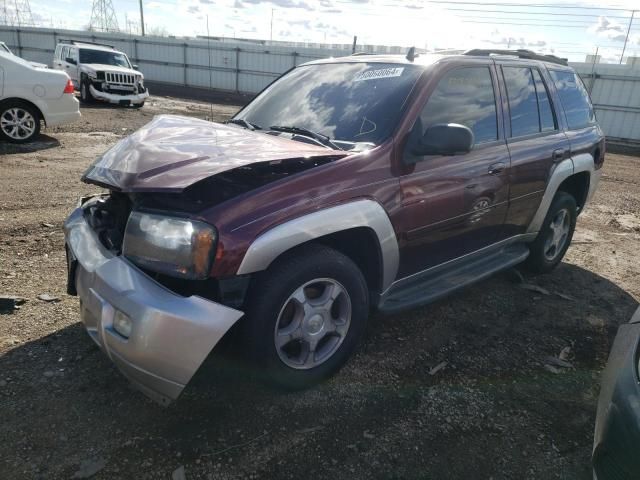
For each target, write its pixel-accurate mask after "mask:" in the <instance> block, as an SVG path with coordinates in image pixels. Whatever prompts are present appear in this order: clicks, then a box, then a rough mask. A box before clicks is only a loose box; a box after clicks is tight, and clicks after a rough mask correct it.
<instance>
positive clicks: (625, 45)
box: [620, 10, 636, 64]
mask: <svg viewBox="0 0 640 480" xmlns="http://www.w3.org/2000/svg"><path fill="white" fill-rule="evenodd" d="M635 14H636V11H635V10H631V18H630V19H629V28H627V36H626V37H625V38H624V47H622V54H621V55H620V64H622V57H624V51H625V50H626V49H627V42H628V41H629V32H630V31H631V24H632V23H633V17H634V15H635Z"/></svg>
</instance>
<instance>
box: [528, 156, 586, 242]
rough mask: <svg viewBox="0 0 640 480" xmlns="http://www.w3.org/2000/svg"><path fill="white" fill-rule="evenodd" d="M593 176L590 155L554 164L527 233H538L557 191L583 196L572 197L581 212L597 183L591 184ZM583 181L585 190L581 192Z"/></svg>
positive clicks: (574, 157)
mask: <svg viewBox="0 0 640 480" xmlns="http://www.w3.org/2000/svg"><path fill="white" fill-rule="evenodd" d="M594 174H595V163H594V157H593V155H591V154H590V153H582V154H578V155H574V156H573V157H572V158H567V159H565V160H563V161H561V162H560V163H558V164H556V165H555V168H554V169H553V171H552V172H551V175H550V177H549V180H548V182H547V188H546V189H545V191H544V194H543V196H542V201H541V202H540V205H539V206H538V210H537V211H536V213H535V215H534V216H533V220H531V223H530V224H529V227H528V228H527V233H537V232H538V231H540V228H541V227H542V223H543V222H544V219H545V217H546V215H547V211H548V210H549V207H550V206H551V202H552V201H553V198H554V197H555V195H556V193H557V192H558V191H559V190H562V191H566V192H567V193H569V194H571V195H574V194H575V195H583V196H581V197H580V199H579V198H577V197H575V196H574V198H575V199H576V203H578V204H579V206H580V211H581V210H582V209H583V208H584V206H585V204H586V203H587V201H588V199H589V198H590V195H591V194H592V191H593V188H594V187H595V185H596V184H597V182H592V176H593V175H594ZM585 180H586V190H584V191H583V188H584V186H585V184H584V182H585ZM596 180H597V179H596Z"/></svg>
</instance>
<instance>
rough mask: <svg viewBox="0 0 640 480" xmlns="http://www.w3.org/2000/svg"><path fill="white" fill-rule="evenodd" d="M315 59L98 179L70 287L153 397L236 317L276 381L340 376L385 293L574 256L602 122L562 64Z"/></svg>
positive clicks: (291, 383) (425, 297)
mask: <svg viewBox="0 0 640 480" xmlns="http://www.w3.org/2000/svg"><path fill="white" fill-rule="evenodd" d="M495 53H496V52H490V51H484V50H474V51H470V52H467V53H466V54H463V55H449V56H436V55H428V56H423V57H419V58H417V59H415V60H414V59H413V58H412V56H409V58H405V57H396V56H364V55H363V56H351V57H345V58H336V59H327V60H321V61H316V62H311V63H307V64H305V65H301V66H299V67H297V68H295V69H293V70H291V71H289V72H288V73H286V74H285V75H283V76H282V77H281V78H279V79H278V80H276V81H275V82H274V83H273V84H271V85H270V86H269V87H268V88H266V89H265V90H264V91H263V92H262V93H261V94H259V95H258V96H257V97H256V98H255V99H254V100H253V101H252V102H251V103H250V104H249V105H247V106H246V107H245V108H244V109H242V110H241V111H240V112H239V113H238V114H237V115H236V116H235V117H234V118H233V119H232V120H230V121H229V122H228V123H227V124H225V125H220V124H215V123H210V122H207V121H204V120H196V119H192V118H184V117H179V116H159V117H156V118H155V119H154V120H153V121H152V122H151V123H149V124H148V125H146V126H145V127H143V128H142V129H140V130H139V131H137V132H136V133H134V134H133V135H131V136H129V137H128V138H125V139H124V140H122V141H121V142H119V143H118V144H117V145H115V146H114V147H113V148H111V149H110V150H109V151H108V152H106V153H105V154H104V155H102V156H101V157H100V158H98V160H97V161H96V162H95V163H94V164H93V165H92V166H91V167H90V168H89V169H88V170H87V172H86V173H85V175H84V177H83V180H84V181H85V182H88V183H93V184H96V185H100V186H102V187H105V188H107V189H108V190H109V193H108V194H105V195H100V196H93V197H90V198H85V199H83V200H82V201H81V202H80V204H79V205H78V208H77V209H76V210H75V211H74V212H73V213H72V214H71V215H70V216H69V218H68V220H67V221H66V223H65V232H66V245H67V254H68V259H69V285H68V288H69V292H70V293H72V294H75V293H77V295H78V296H79V297H80V305H81V312H82V320H83V322H84V324H85V325H86V328H87V330H88V332H89V334H90V336H91V338H93V340H94V341H95V342H96V343H97V344H98V345H99V346H100V347H101V348H102V349H103V350H104V351H105V352H106V353H107V354H108V356H109V357H110V358H111V359H112V360H113V361H114V362H115V363H116V364H117V366H118V367H119V368H120V370H121V371H122V372H123V373H124V374H125V375H126V376H127V377H128V378H129V379H130V380H132V381H133V382H134V383H135V384H136V385H137V386H138V387H140V388H141V389H142V390H143V391H144V392H145V393H147V394H148V395H150V396H152V397H153V398H155V399H157V400H159V401H161V402H168V401H170V400H171V399H175V398H176V397H178V395H179V394H180V392H181V391H182V390H183V389H184V387H185V385H186V384H187V383H188V382H189V380H190V378H191V377H192V375H193V374H194V373H195V371H196V370H197V369H198V367H199V366H200V364H201V363H202V361H203V360H204V359H205V358H206V357H207V355H208V354H209V353H210V352H211V350H212V349H213V348H214V347H215V345H216V344H217V343H218V342H219V340H220V339H221V338H222V337H223V336H224V335H225V333H226V332H227V331H228V330H229V329H230V327H231V326H232V325H234V324H235V323H236V322H238V325H237V327H238V332H239V333H240V334H241V335H242V339H243V342H244V343H242V348H243V350H245V351H246V353H247V356H249V357H250V358H251V359H252V360H253V361H254V363H255V365H256V366H257V367H258V368H260V369H261V370H262V371H263V372H264V376H265V378H269V379H271V380H273V381H275V382H277V383H278V384H280V385H283V386H286V387H289V388H300V387H304V386H308V385H312V384H313V383H315V382H317V381H319V380H321V379H323V378H326V377H327V376H329V375H331V374H332V373H334V372H335V371H336V370H337V369H338V368H339V367H340V366H341V365H342V364H343V363H344V362H345V361H346V360H347V358H348V357H349V355H350V354H351V352H352V351H353V350H354V347H355V346H356V344H357V342H358V340H359V339H360V338H361V336H362V334H363V332H364V329H365V326H366V323H367V316H368V315H369V312H370V310H371V309H372V308H375V309H379V310H382V311H397V310H400V309H404V308H410V307H414V306H416V305H421V304H424V303H426V302H430V301H432V300H434V299H435V298H438V297H441V296H443V295H446V294H448V293H449V292H452V291H453V290H455V289H458V288H460V287H463V286H465V285H468V284H470V283H472V282H475V281H478V280H480V279H482V278H485V277H487V276H489V275H491V274H493V273H495V272H497V271H499V270H503V269H505V268H508V267H512V266H514V265H518V264H521V263H523V264H524V265H525V266H526V267H527V268H529V269H530V270H533V271H534V272H548V271H550V270H551V269H553V268H554V267H555V266H556V265H557V264H558V263H559V262H560V261H561V259H562V257H563V255H564V253H565V252H566V250H567V248H568V246H569V243H570V242H571V237H572V234H573V231H574V227H575V223H576V216H577V215H578V214H579V213H580V212H581V211H582V209H583V208H584V206H585V204H586V202H587V200H588V199H589V198H590V197H591V196H592V194H593V192H594V190H595V188H596V186H597V183H598V180H599V177H600V171H601V170H600V168H601V167H602V164H603V161H604V147H605V144H604V137H603V134H602V131H601V129H600V127H599V126H598V124H597V123H596V121H595V118H594V114H593V108H592V106H591V103H590V101H589V96H588V94H587V92H586V90H585V88H584V85H583V84H582V82H581V80H580V79H579V77H578V76H577V75H576V73H575V72H574V71H573V70H572V69H571V68H569V67H568V66H566V62H564V61H563V60H561V59H558V58H556V57H552V56H541V55H536V54H533V53H532V52H528V51H515V52H498V53H499V54H498V55H495Z"/></svg>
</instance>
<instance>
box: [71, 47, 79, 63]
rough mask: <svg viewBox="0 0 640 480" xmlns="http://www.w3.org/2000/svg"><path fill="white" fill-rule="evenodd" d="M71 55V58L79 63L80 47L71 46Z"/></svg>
mask: <svg viewBox="0 0 640 480" xmlns="http://www.w3.org/2000/svg"><path fill="white" fill-rule="evenodd" d="M69 56H70V57H71V58H73V59H74V60H75V61H76V63H78V49H77V48H73V47H69Z"/></svg>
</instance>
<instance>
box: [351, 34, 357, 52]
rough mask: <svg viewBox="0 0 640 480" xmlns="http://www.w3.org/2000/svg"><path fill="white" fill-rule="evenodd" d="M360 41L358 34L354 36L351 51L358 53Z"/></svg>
mask: <svg viewBox="0 0 640 480" xmlns="http://www.w3.org/2000/svg"><path fill="white" fill-rule="evenodd" d="M357 43H358V36H357V35H354V36H353V46H352V47H351V53H356V44H357Z"/></svg>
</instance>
